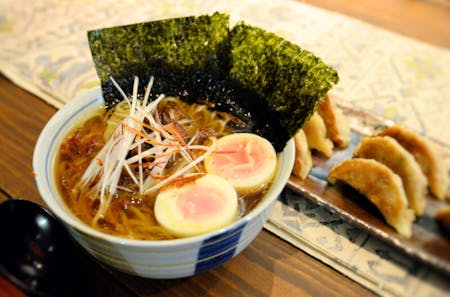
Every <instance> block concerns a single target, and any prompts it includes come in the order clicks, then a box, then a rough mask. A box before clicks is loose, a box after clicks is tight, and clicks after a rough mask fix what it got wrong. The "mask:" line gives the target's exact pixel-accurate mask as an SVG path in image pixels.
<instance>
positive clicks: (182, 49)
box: [88, 13, 338, 151]
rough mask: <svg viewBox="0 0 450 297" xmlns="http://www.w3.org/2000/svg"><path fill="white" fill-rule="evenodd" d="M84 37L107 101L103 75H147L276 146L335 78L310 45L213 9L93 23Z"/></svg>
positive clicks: (115, 97) (127, 81)
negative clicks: (231, 24) (124, 22)
mask: <svg viewBox="0 0 450 297" xmlns="http://www.w3.org/2000/svg"><path fill="white" fill-rule="evenodd" d="M88 40H89V45H90V48H91V53H92V57H93V60H94V63H95V67H96V70H97V73H98V76H99V77H100V79H101V83H102V92H103V97H104V99H105V104H106V106H107V107H111V106H113V105H114V104H116V103H117V102H118V101H120V100H122V98H121V96H120V95H119V93H118V92H117V90H116V89H115V87H114V86H113V85H112V82H111V80H110V76H112V77H113V78H114V79H115V80H116V81H117V82H118V83H119V85H120V86H121V87H122V89H123V90H124V91H125V92H126V93H128V94H131V92H132V85H133V79H134V76H135V75H137V76H138V77H139V78H140V79H141V80H144V81H145V80H147V79H148V78H149V77H150V76H151V75H153V76H155V83H154V87H153V89H152V95H153V97H156V96H158V95H159V94H161V93H164V94H166V95H168V96H179V97H180V98H181V99H182V100H185V101H188V102H196V101H204V100H207V101H209V102H210V103H212V104H213V105H214V108H215V109H216V110H219V111H224V112H228V113H230V114H232V115H234V116H236V117H237V118H239V119H241V120H242V121H243V122H244V123H245V125H244V126H241V127H236V128H237V129H241V130H244V131H250V132H253V133H256V134H258V135H261V136H263V137H265V138H267V139H268V140H269V141H270V142H271V143H272V144H273V145H274V147H275V149H276V150H277V151H281V150H282V149H283V148H284V146H285V144H286V142H287V141H288V140H289V139H290V138H291V137H292V136H293V135H294V134H295V133H296V132H297V130H298V129H299V128H301V127H302V125H303V123H304V122H305V121H306V120H307V118H309V116H310V115H311V114H312V111H313V110H314V109H315V108H316V105H317V103H318V101H319V100H321V98H323V97H324V95H325V94H326V92H327V91H328V90H329V89H330V88H331V87H332V84H333V83H337V81H338V76H337V73H336V71H334V70H333V69H332V68H330V67H328V66H327V65H325V64H324V63H323V61H322V60H321V59H319V58H318V57H316V56H314V55H313V54H312V53H310V52H308V51H305V50H302V49H301V48H300V47H298V46H297V45H295V44H293V43H291V42H288V41H286V40H284V39H282V38H281V37H278V36H276V35H275V34H273V33H269V32H266V31H264V30H262V29H260V28H257V27H252V26H249V25H246V24H244V23H240V24H238V25H236V26H235V27H234V28H233V29H232V30H231V31H230V30H229V16H228V15H226V14H221V13H214V14H213V15H203V16H198V17H185V18H175V19H167V20H161V21H154V22H147V23H139V24H133V25H127V26H120V27H112V28H106V29H99V30H93V31H89V32H88ZM145 84H146V82H144V83H141V84H140V87H141V88H142V89H141V90H140V93H143V92H144V89H143V88H144V86H145Z"/></svg>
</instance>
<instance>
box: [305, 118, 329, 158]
mask: <svg viewBox="0 0 450 297" xmlns="http://www.w3.org/2000/svg"><path fill="white" fill-rule="evenodd" d="M303 131H304V132H305V135H306V139H307V141H308V146H309V148H310V149H314V150H317V151H319V152H321V153H323V154H324V155H325V156H326V157H331V155H332V154H333V142H332V141H331V140H330V139H329V138H328V137H327V128H326V127H325V123H324V122H323V119H322V118H321V117H320V115H319V114H318V113H317V112H314V113H313V115H312V116H311V117H310V118H309V120H308V121H306V123H305V124H304V125H303Z"/></svg>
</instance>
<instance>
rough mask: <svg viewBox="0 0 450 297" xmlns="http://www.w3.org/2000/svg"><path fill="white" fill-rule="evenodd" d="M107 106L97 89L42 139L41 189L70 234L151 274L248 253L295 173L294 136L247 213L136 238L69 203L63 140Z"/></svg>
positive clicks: (192, 270) (176, 272)
mask: <svg viewBox="0 0 450 297" xmlns="http://www.w3.org/2000/svg"><path fill="white" fill-rule="evenodd" d="M103 106H104V103H103V98H102V96H101V90H100V88H99V87H98V88H93V89H90V90H88V91H86V92H85V93H83V94H81V95H80V96H78V97H77V98H74V99H73V100H72V101H70V102H69V103H68V104H67V105H65V106H64V107H62V108H61V109H60V110H59V111H58V112H57V113H56V114H55V115H54V116H53V117H52V118H51V119H50V121H49V122H48V123H47V125H46V126H45V127H44V129H43V130H42V132H41V134H40V136H39V139H38V141H37V143H36V146H35V150H34V156H33V170H34V173H35V181H36V185H37V187H38V189H39V192H40V194H41V196H42V198H43V200H44V201H45V203H46V204H47V206H48V208H49V209H50V211H51V212H53V213H54V214H55V215H56V216H57V217H58V218H59V219H60V220H61V221H62V222H63V223H64V225H65V226H66V228H67V230H68V232H69V233H70V235H71V236H72V237H73V238H74V239H75V240H76V241H77V242H78V243H79V244H80V245H81V246H82V247H83V248H84V249H86V250H87V251H88V252H89V253H90V254H91V255H92V256H94V257H95V258H96V259H98V260H99V261H101V262H103V263H106V264H108V265H110V266H112V267H114V268H116V269H118V270H120V271H123V272H127V273H130V274H133V275H138V276H141V277H147V278H160V279H169V278H180V277H186V276H191V275H194V274H197V273H201V272H203V271H206V270H209V269H212V268H214V267H217V266H219V265H221V264H223V263H224V262H226V261H228V260H230V259H231V258H233V257H235V256H236V255H238V254H239V253H240V252H242V251H243V250H244V249H245V248H246V247H247V246H248V245H249V244H250V243H251V242H252V241H253V239H254V238H255V237H256V236H257V235H258V233H259V232H260V231H261V229H262V228H263V225H264V223H265V222H266V220H267V219H268V217H269V215H270V213H271V210H272V207H273V205H274V203H275V201H276V200H277V197H278V195H279V194H280V192H281V191H282V190H283V188H284V186H285V184H286V183H287V181H288V178H289V176H290V173H291V170H292V167H293V164H294V157H295V147H294V143H293V141H292V140H290V141H289V142H288V143H287V144H286V147H285V149H284V151H283V152H281V153H280V154H278V159H279V161H278V164H279V166H278V168H277V172H276V177H275V180H274V182H273V184H272V185H271V187H270V188H269V190H268V192H267V194H266V195H265V196H264V198H263V199H262V200H261V201H260V202H259V203H258V205H257V206H256V207H255V208H254V209H252V210H251V211H250V212H249V213H248V214H246V215H245V216H244V217H242V218H240V219H238V220H236V221H235V222H233V223H231V224H230V225H228V226H226V227H223V228H221V229H219V230H216V231H214V232H210V233H207V234H203V235H198V236H194V237H188V238H180V239H171V240H157V241H153V240H133V239H126V238H121V237H117V236H114V235H109V234H106V233H103V232H101V231H98V230H96V229H93V228H91V227H90V226H88V225H86V224H85V223H83V222H82V221H81V220H80V219H78V218H77V217H76V216H75V215H73V214H72V213H71V211H70V210H69V209H68V208H67V206H66V205H65V202H64V201H63V198H62V197H61V195H60V193H59V190H58V186H57V182H56V178H55V169H54V168H55V164H56V161H57V156H58V151H59V147H60V145H61V143H62V141H63V139H64V138H65V137H66V136H67V135H68V133H70V131H72V130H73V129H74V128H75V127H76V126H78V125H79V124H80V123H81V122H83V121H84V120H85V119H87V118H88V117H89V116H90V115H92V114H93V113H95V111H96V110H98V109H100V108H102V107H103Z"/></svg>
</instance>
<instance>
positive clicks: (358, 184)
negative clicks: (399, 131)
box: [328, 158, 415, 237]
mask: <svg viewBox="0 0 450 297" xmlns="http://www.w3.org/2000/svg"><path fill="white" fill-rule="evenodd" d="M337 180H339V181H342V182H344V183H346V184H348V185H350V186H351V187H353V188H354V189H356V190H358V191H359V192H360V193H361V194H363V195H365V196H366V197H367V198H368V199H369V200H370V201H371V202H372V203H373V204H374V205H375V206H376V207H377V208H378V209H379V210H380V212H381V213H382V214H383V216H384V218H385V220H386V222H387V223H388V224H389V225H391V226H392V227H393V228H394V229H395V230H396V231H397V232H398V233H399V234H401V235H403V236H406V237H410V236H411V234H412V223H413V221H414V219H415V215H414V211H413V210H411V209H409V208H408V201H407V200H406V195H405V191H404V190H403V184H402V180H401V179H400V177H399V176H398V175H397V174H395V173H394V172H393V171H392V170H391V169H390V168H389V167H387V166H386V165H383V164H382V163H380V162H378V161H375V160H371V159H360V158H355V159H351V160H345V161H343V162H342V163H340V164H337V165H336V166H334V167H333V168H331V170H330V172H329V173H328V181H329V182H331V183H335V182H336V181H337Z"/></svg>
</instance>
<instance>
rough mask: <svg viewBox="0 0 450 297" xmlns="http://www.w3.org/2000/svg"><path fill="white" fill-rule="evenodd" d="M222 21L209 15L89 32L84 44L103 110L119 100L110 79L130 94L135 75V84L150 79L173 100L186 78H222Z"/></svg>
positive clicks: (225, 18) (224, 25) (225, 48)
mask: <svg viewBox="0 0 450 297" xmlns="http://www.w3.org/2000/svg"><path fill="white" fill-rule="evenodd" d="M228 22H229V16H228V15H225V14H220V13H214V14H213V15H211V16H209V15H202V16H198V17H195V16H192V17H183V18H174V19H166V20H160V21H153V22H146V23H138V24H132V25H126V26H119V27H112V28H105V29H98V30H92V31H89V32H88V41H89V45H90V49H91V53H92V57H93V60H94V64H95V67H96V70H97V74H98V76H99V78H100V80H101V82H102V88H103V96H104V99H105V103H106V104H107V107H109V106H110V105H114V104H116V103H117V100H121V97H120V96H119V95H118V93H116V90H115V88H114V87H113V86H112V83H111V81H110V77H111V76H112V77H113V78H114V79H115V80H116V81H117V82H118V83H119V85H120V86H121V87H122V88H124V89H125V90H126V91H127V92H131V86H132V80H133V78H134V76H135V75H137V76H139V77H140V78H141V79H148V78H149V77H150V76H151V75H153V76H155V77H156V78H157V81H159V84H157V86H159V89H161V91H164V92H165V94H167V92H172V93H174V94H172V95H178V93H179V92H180V90H182V89H183V86H184V85H185V84H187V82H186V78H188V77H190V76H197V77H203V76H204V75H203V74H205V73H207V74H210V75H212V76H214V77H224V76H225V75H226V73H227V64H228V60H227V57H228V52H229V49H228V46H229V40H228V37H229V29H228ZM157 88H158V87H157ZM157 91H159V90H155V92H157Z"/></svg>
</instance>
